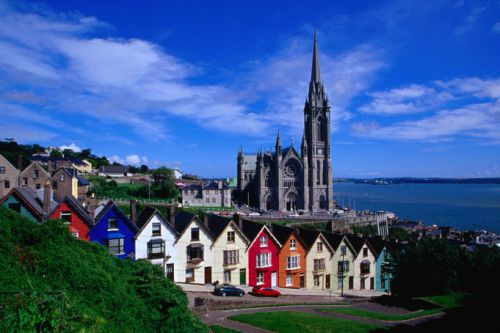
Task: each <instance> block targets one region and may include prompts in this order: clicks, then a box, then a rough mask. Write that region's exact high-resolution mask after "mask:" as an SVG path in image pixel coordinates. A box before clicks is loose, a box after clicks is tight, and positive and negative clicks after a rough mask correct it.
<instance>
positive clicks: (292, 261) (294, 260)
mask: <svg viewBox="0 0 500 333" xmlns="http://www.w3.org/2000/svg"><path fill="white" fill-rule="evenodd" d="M286 259H287V265H286V268H287V269H298V268H300V256H290V257H288V258H286Z"/></svg>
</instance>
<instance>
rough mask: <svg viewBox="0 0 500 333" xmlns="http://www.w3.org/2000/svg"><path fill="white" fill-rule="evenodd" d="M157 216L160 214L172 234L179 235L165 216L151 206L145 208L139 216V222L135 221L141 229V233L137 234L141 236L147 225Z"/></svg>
mask: <svg viewBox="0 0 500 333" xmlns="http://www.w3.org/2000/svg"><path fill="white" fill-rule="evenodd" d="M155 214H158V215H159V217H160V219H161V220H162V221H163V222H165V224H166V225H167V227H168V228H169V229H170V230H171V231H172V233H173V234H174V235H176V236H177V235H178V233H177V231H176V230H174V228H172V226H171V225H170V223H168V221H167V220H166V219H165V218H164V217H163V215H162V214H161V212H160V211H159V210H158V209H156V208H153V207H151V206H146V207H144V209H143V210H142V211H141V212H140V213H139V216H137V221H135V224H136V225H137V228H138V229H139V231H138V232H137V234H139V233H140V232H141V231H142V229H144V227H145V226H146V224H148V222H149V221H151V219H152V218H153V216H154V215H155Z"/></svg>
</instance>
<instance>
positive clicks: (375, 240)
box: [368, 237, 385, 257]
mask: <svg viewBox="0 0 500 333" xmlns="http://www.w3.org/2000/svg"><path fill="white" fill-rule="evenodd" d="M368 243H370V245H371V247H372V249H373V251H375V256H376V257H378V256H379V255H380V253H381V252H382V250H383V249H384V247H385V241H384V240H383V239H382V237H370V238H368Z"/></svg>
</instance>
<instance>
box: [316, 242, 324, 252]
mask: <svg viewBox="0 0 500 333" xmlns="http://www.w3.org/2000/svg"><path fill="white" fill-rule="evenodd" d="M316 249H317V251H318V252H323V243H321V242H318V243H317V244H316Z"/></svg>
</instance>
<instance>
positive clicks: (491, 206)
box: [333, 182, 500, 234]
mask: <svg viewBox="0 0 500 333" xmlns="http://www.w3.org/2000/svg"><path fill="white" fill-rule="evenodd" d="M333 188H334V198H335V200H337V202H339V204H341V206H343V207H351V208H353V209H356V210H365V209H368V210H376V211H379V210H384V211H389V212H393V213H394V214H396V215H397V216H398V217H399V218H400V219H406V220H412V221H422V222H424V223H425V224H426V225H434V224H436V225H439V226H449V227H455V228H457V229H459V230H488V231H492V232H495V233H496V234H500V184H389V185H372V184H358V183H351V182H345V183H344V182H339V183H334V185H333Z"/></svg>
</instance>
